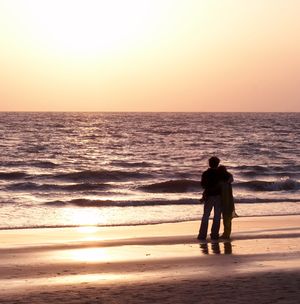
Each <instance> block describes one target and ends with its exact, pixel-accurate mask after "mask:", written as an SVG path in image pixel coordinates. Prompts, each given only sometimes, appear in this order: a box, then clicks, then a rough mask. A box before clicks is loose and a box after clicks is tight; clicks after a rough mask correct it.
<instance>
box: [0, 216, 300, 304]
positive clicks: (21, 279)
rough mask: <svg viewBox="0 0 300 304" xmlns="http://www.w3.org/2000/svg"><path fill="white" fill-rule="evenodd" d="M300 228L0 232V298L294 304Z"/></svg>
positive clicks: (291, 224)
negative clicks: (205, 232) (204, 236)
mask: <svg viewBox="0 0 300 304" xmlns="http://www.w3.org/2000/svg"><path fill="white" fill-rule="evenodd" d="M299 223H300V215H291V216H268V217H247V218H246V217H239V218H236V219H233V234H232V239H231V240H230V241H225V240H220V241H211V240H210V239H208V240H207V242H199V241H198V240H197V239H196V236H197V232H198V228H199V224H200V222H199V221H189V222H180V223H171V224H170V223H168V224H158V225H142V226H121V227H120V226H117V227H80V228H56V229H52V228H48V229H23V230H21V229H20V230H2V231H0V237H1V244H0V254H1V260H0V282H1V287H0V302H1V303H34V304H35V303H49V301H50V302H54V301H57V302H60V303H71V304H73V303H153V302H155V301H156V302H158V303H176V304H177V303H178V304H179V303H207V302H209V303H225V302H228V301H229V300H230V301H231V302H232V303H247V302H251V301H253V300H255V299H256V300H257V303H269V302H272V301H273V302H276V303H298V301H299V297H300V288H299V286H300V285H299V283H300V242H299V238H300V225H299ZM210 224H211V223H210ZM254 291H255V292H254Z"/></svg>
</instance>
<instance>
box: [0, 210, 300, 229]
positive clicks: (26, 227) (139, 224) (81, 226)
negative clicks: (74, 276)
mask: <svg viewBox="0 0 300 304" xmlns="http://www.w3.org/2000/svg"><path fill="white" fill-rule="evenodd" d="M289 216H300V213H285V214H271V215H265V214H263V215H242V216H241V215H238V218H269V217H289ZM200 220H201V217H200V218H199V219H188V220H182V221H165V222H151V223H138V224H119V225H116V224H112V225H66V226H64V225H57V226H51V225H47V226H24V227H23V226H17V227H0V234H1V231H7V230H34V229H77V228H88V227H95V228H114V227H120V228H121V227H139V226H152V225H153V226H155V225H164V224H180V223H182V224H184V223H189V222H199V221H200ZM210 220H212V217H210Z"/></svg>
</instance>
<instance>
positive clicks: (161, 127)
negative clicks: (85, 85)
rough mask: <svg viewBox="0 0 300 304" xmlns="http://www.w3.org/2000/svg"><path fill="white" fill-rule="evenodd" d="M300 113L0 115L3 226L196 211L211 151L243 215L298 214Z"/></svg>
mask: <svg viewBox="0 0 300 304" xmlns="http://www.w3.org/2000/svg"><path fill="white" fill-rule="evenodd" d="M299 129H300V114H299V113H264V114H263V113H226V114H225V113H224V114H222V113H0V146H1V158H0V228H8V227H36V226H38V227H52V226H77V225H123V224H138V223H159V222H170V221H183V220H189V219H197V218H199V216H201V213H202V206H201V205H200V204H199V197H200V194H201V191H202V189H201V188H200V186H199V181H200V177H201V173H202V172H203V170H205V169H206V166H207V159H208V157H210V156H211V155H217V156H219V158H221V161H222V163H223V164H224V165H226V166H227V167H228V169H229V170H230V171H231V172H232V173H233V175H234V178H235V183H234V193H235V198H236V205H237V211H238V213H239V214H240V215H241V216H252V215H272V214H294V213H297V214H300V198H299V189H300V165H299V159H300V157H299V153H300V152H299V151H300V149H299V142H300V136H299Z"/></svg>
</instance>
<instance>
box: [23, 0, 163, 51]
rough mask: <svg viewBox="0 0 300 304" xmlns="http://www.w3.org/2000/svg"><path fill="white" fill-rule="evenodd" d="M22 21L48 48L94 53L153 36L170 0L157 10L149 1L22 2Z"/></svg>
mask: <svg viewBox="0 0 300 304" xmlns="http://www.w3.org/2000/svg"><path fill="white" fill-rule="evenodd" d="M20 4H22V5H21V7H19V10H20V11H21V10H22V12H23V14H22V16H23V20H21V23H23V25H24V29H25V30H26V31H27V32H28V35H31V38H32V39H33V40H36V42H37V43H38V44H40V46H41V47H42V48H43V47H44V48H46V49H47V50H48V51H51V52H53V51H55V52H58V54H59V53H62V54H70V55H79V56H91V55H99V54H101V53H108V52H112V51H115V50H118V49H122V48H123V49H124V48H128V47H130V46H132V45H133V44H136V43H137V42H138V41H141V40H143V39H145V38H147V39H148V38H149V36H150V35H151V32H153V31H155V30H157V26H158V25H159V23H160V22H161V21H162V19H161V15H162V12H163V11H164V9H166V7H167V5H166V4H168V1H166V2H165V4H163V3H162V4H161V5H160V8H161V9H162V10H159V11H158V10H156V6H154V5H151V1H145V0H128V1H118V0H110V1H105V0H99V1H97V0H86V1H83V0H73V1H58V0H52V1H39V0H28V1H26V2H21V3H20Z"/></svg>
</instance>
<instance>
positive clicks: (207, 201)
mask: <svg viewBox="0 0 300 304" xmlns="http://www.w3.org/2000/svg"><path fill="white" fill-rule="evenodd" d="M208 163H209V168H208V169H207V170H206V171H205V172H203V174H202V177H201V186H202V187H203V188H204V192H203V201H204V211H203V216H202V219H201V226H200V229H199V235H198V239H199V240H206V236H207V229H208V221H209V216H210V213H211V210H212V209H214V218H213V224H212V228H211V234H210V236H211V239H214V240H216V239H218V238H219V229H220V222H221V189H220V178H219V174H218V171H217V168H218V166H219V163H220V159H219V158H218V157H216V156H213V157H211V158H210V159H209V160H208Z"/></svg>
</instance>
